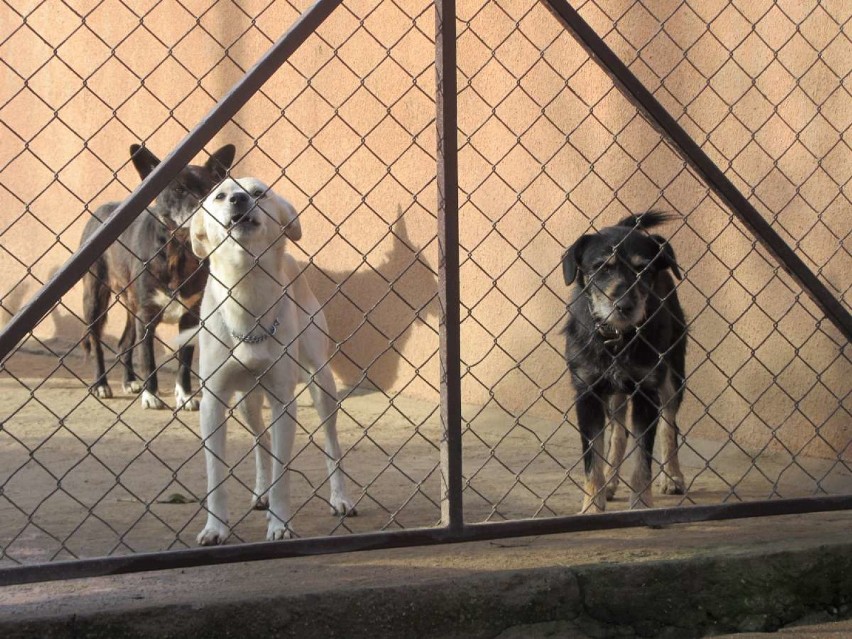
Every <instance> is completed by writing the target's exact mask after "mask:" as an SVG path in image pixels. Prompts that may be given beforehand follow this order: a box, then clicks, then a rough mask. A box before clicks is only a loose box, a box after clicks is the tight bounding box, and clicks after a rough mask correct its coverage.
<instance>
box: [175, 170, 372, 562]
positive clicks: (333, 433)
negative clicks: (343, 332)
mask: <svg viewBox="0 0 852 639" xmlns="http://www.w3.org/2000/svg"><path fill="white" fill-rule="evenodd" d="M301 235H302V230H301V226H300V225H299V220H298V219H297V216H296V211H295V210H294V208H293V206H292V205H291V204H290V203H289V202H287V201H286V200H285V199H284V198H282V197H280V196H278V195H276V194H275V193H274V192H273V191H271V190H270V189H269V187H267V186H266V185H265V184H263V183H262V182H261V181H259V180H256V179H254V178H242V179H239V180H233V179H230V178H229V179H227V180H225V181H224V182H223V183H221V184H220V185H219V186H218V187H216V188H215V189H214V190H213V191H212V192H211V193H210V195H209V196H208V197H207V199H206V200H205V201H204V204H203V206H202V208H201V209H199V210H198V211H197V212H196V213H195V214H194V216H193V218H192V222H191V226H190V237H191V241H192V250H193V252H194V253H195V254H196V255H198V256H199V257H201V258H208V260H209V264H210V277H209V278H208V280H207V287H206V289H205V291H204V299H203V302H202V305H201V318H202V327H203V328H202V329H201V330H200V333H199V340H200V347H201V348H200V373H201V378H202V380H203V386H204V394H203V397H202V400H201V433H202V436H203V438H204V447H205V451H204V452H205V457H206V460H207V525H206V526H205V527H204V530H202V531H201V533H200V534H199V535H198V543H199V544H201V545H202V546H208V545H213V544H221V543H223V542H224V541H225V539H226V538H227V537H228V534H229V532H230V530H229V526H228V506H227V499H226V495H225V488H224V485H223V484H224V482H225V479H226V477H227V475H228V468H227V465H226V462H225V440H226V429H227V420H228V413H229V410H230V409H231V408H233V407H234V406H236V407H237V408H238V409H239V410H240V412H241V414H242V416H243V418H244V420H245V421H246V422H247V423H248V424H249V426H250V427H251V429H252V431H253V432H254V433H255V435H256V436H257V439H258V442H257V443H256V445H255V460H256V464H257V467H256V483H255V489H254V496H253V499H252V502H253V505H254V507H255V508H258V509H264V508H266V507H267V506H268V512H267V519H268V522H269V523H268V529H267V535H266V538H267V539H269V540H275V539H285V538H289V537H292V530H291V529H290V526H289V520H290V518H291V511H290V496H289V472H288V466H289V463H290V458H291V454H292V450H293V441H294V437H295V432H296V422H295V419H296V402H295V399H294V393H295V387H296V383H297V382H298V381H299V378H300V375H301V374H302V373H305V374H306V376H308V377H309V378H308V379H307V381H308V382H309V384H310V386H309V387H310V392H311V397H312V398H313V402H314V406H315V407H316V409H317V411H318V412H319V416H320V420H321V421H322V423H323V425H324V427H325V435H326V442H325V452H326V457H327V463H328V470H329V475H330V482H329V483H330V485H331V498H330V503H331V508H332V511H333V512H334V513H335V514H338V515H355V514H357V513H356V511H355V508H354V505H353V503H352V501H350V500H349V498H348V497H347V496H346V488H345V482H344V477H343V472H342V470H341V468H340V445H339V444H338V441H337V388H336V385H335V383H334V378H333V377H332V374H331V371H330V370H329V366H328V360H329V358H330V356H331V342H330V340H329V338H328V336H327V335H328V328H327V325H326V321H325V316H324V315H323V312H322V309H321V308H320V305H319V302H318V301H317V299H316V297H315V296H314V294H313V292H312V291H311V289H310V287H309V286H308V284H307V282H306V281H305V279H304V277H299V270H298V266H297V264H296V262H295V260H294V259H293V258H292V257H291V256H290V255H288V254H286V253H285V252H284V249H285V244H286V239H287V238H290V239H292V240H298V239H299V238H300V237H301ZM192 330H193V331H196V332H197V329H192ZM179 339H180V338H179ZM264 394H265V395H266V396H267V398H268V400H269V403H270V406H271V407H272V424H271V425H270V427H269V430H270V431H271V432H272V446H271V455H270V447H269V441H268V439H269V438H268V435H266V428H265V427H264V425H263V422H262V415H261V409H262V406H263V395H264ZM270 457H271V476H270V463H269V462H270Z"/></svg>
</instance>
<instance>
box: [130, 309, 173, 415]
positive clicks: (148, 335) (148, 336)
mask: <svg viewBox="0 0 852 639" xmlns="http://www.w3.org/2000/svg"><path fill="white" fill-rule="evenodd" d="M146 319H147V321H146ZM157 324H158V321H157V320H155V319H153V318H146V317H144V316H143V317H142V318H137V319H136V334H137V335H141V336H142V341H141V346H142V378H143V380H144V381H143V390H142V408H156V409H162V408H166V404H165V403H164V402H163V400H161V399H160V398H159V397H157V391H158V390H159V386H158V384H157V365H156V363H155V362H154V332H155V331H156V329H157Z"/></svg>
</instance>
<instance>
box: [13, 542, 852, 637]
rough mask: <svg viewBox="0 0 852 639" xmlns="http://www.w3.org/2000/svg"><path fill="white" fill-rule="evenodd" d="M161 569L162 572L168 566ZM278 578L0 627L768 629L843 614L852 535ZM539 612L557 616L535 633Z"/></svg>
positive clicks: (86, 633)
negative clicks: (326, 579)
mask: <svg viewBox="0 0 852 639" xmlns="http://www.w3.org/2000/svg"><path fill="white" fill-rule="evenodd" d="M161 575H162V578H163V579H168V578H169V573H168V572H164V573H161ZM282 577H283V575H282ZM79 583H80V584H81V585H85V584H86V582H79ZM117 585H118V587H120V582H118V584H117ZM284 586H285V584H281V587H280V588H279V589H278V590H279V592H277V593H276V594H272V595H268V596H265V597H260V596H256V595H255V596H252V597H250V598H246V599H244V600H240V601H234V600H227V599H224V600H219V601H214V602H205V601H204V598H203V597H202V596H199V601H198V602H197V603H193V604H186V603H184V604H179V605H175V604H173V603H169V602H168V601H159V602H153V603H152V604H150V605H145V606H142V607H139V606H134V607H128V608H127V609H124V610H122V609H120V607H115V606H114V607H112V608H111V609H106V610H100V611H93V610H89V611H88V612H86V613H85V614H71V615H69V614H64V615H57V614H55V612H53V613H51V612H50V611H47V612H45V614H43V615H39V614H37V613H35V612H32V611H31V612H30V613H28V614H27V615H26V616H24V617H21V616H19V615H13V616H12V618H9V617H8V616H6V617H5V618H4V616H0V636H2V637H4V638H5V639H18V638H22V637H44V638H57V639H58V638H63V639H64V638H74V639H78V638H82V637H89V638H96V637H97V638H101V637H103V638H106V637H109V638H114V639H121V638H124V637H127V638H131V637H171V638H183V637H187V638H190V637H191V638H196V637H205V638H212V637H282V638H284V637H298V638H299V639H315V638H316V639H320V638H322V639H328V638H331V637H340V638H344V637H345V638H347V639H361V638H364V639H366V638H368V637H369V638H370V639H381V638H384V637H388V638H391V637H392V638H394V639H397V638H403V637H406V638H408V637H417V638H423V639H428V638H435V639H439V638H440V639H450V638H453V639H455V638H458V639H461V638H462V637H465V638H480V637H481V638H483V639H484V638H493V637H497V636H500V637H501V639H510V638H521V637H523V638H527V637H532V636H536V637H539V636H541V637H546V636H550V637H562V638H572V637H577V638H586V637H664V638H672V639H674V638H675V637H677V638H689V637H700V636H704V635H709V634H721V633H724V632H736V631H752V632H754V631H768V630H770V631H771V630H776V629H777V628H779V627H782V626H784V625H786V624H789V623H792V622H795V621H796V620H799V619H801V618H803V617H806V616H808V615H814V614H823V615H825V614H828V615H834V616H844V615H849V614H850V610H849V607H850V603H852V602H850V598H852V544H847V543H842V544H829V545H820V546H815V547H810V548H803V549H794V550H785V551H781V552H766V553H763V554H751V555H749V556H742V555H740V554H731V553H728V554H718V555H707V556H694V557H687V558H683V559H676V560H664V561H648V562H622V563H616V564H608V565H600V564H595V565H582V566H574V567H567V566H555V567H545V568H541V567H540V568H533V569H527V570H509V571H499V572H493V573H487V574H478V575H474V576H467V575H465V576H458V575H456V576H453V575H452V573H450V574H448V576H447V578H445V579H433V580H431V581H430V582H429V583H411V584H408V585H405V584H403V585H400V584H397V585H394V586H386V587H381V586H380V587H375V586H363V585H362V586H358V587H349V588H335V587H334V586H333V585H330V586H329V588H328V589H327V591H324V592H312V593H304V594H289V595H288V594H287V592H286V588H285V587H284ZM15 617H17V618H15ZM544 622H555V625H554V624H550V630H547V631H546V632H544V631H543V630H541V628H543V626H542V624H543V623H544ZM528 624H529V627H528V628H527V629H526V630H525V627H526V626H527V625H528ZM544 625H545V626H547V625H548V624H544ZM534 626H537V627H538V628H539V630H535V631H534V630H533V627H534ZM501 633H502V634H501ZM542 633H544V634H542Z"/></svg>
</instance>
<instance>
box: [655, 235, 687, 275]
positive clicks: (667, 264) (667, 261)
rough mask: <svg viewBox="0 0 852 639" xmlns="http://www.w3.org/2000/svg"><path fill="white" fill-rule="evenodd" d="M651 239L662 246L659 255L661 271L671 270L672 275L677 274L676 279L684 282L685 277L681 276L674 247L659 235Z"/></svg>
mask: <svg viewBox="0 0 852 639" xmlns="http://www.w3.org/2000/svg"><path fill="white" fill-rule="evenodd" d="M651 238H652V239H653V240H654V241H655V242H656V243H657V244H659V246H660V252H659V254H658V255H657V260H659V262H658V264H659V265H660V269H661V270H662V269H667V268H668V269H671V271H672V273H674V274H675V277H677V279H679V280H682V279H683V277H682V276H681V274H680V268H679V267H678V265H677V259H675V253H674V249H673V248H672V245H671V244H669V243H668V242H667V241H666V239H665V238H662V237H660V236H659V235H652V236H651Z"/></svg>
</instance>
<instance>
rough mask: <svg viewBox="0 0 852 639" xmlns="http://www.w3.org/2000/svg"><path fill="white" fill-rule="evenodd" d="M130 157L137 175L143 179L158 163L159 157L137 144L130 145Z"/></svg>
mask: <svg viewBox="0 0 852 639" xmlns="http://www.w3.org/2000/svg"><path fill="white" fill-rule="evenodd" d="M130 159H131V160H132V161H133V166H134V167H136V172H137V173H138V174H139V177H141V178H142V179H143V180H144V179H145V178H146V177H148V174H149V173H150V172H151V171H153V170H154V169H156V168H157V165H158V164H159V163H160V158H158V157H157V156H156V155H154V154H153V153H151V152H150V151H149V150H148V149H146V148H145V147H144V146H140V145H139V144H131V145H130Z"/></svg>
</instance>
